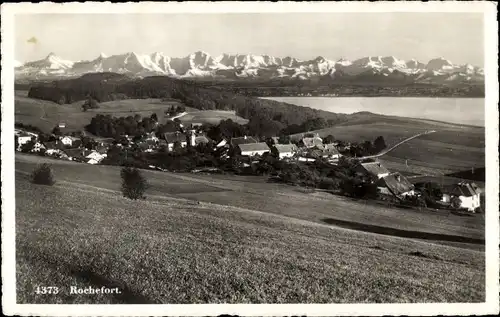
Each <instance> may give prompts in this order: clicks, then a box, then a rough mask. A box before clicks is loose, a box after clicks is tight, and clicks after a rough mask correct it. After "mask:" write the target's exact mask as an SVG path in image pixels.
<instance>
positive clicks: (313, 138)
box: [299, 133, 323, 148]
mask: <svg viewBox="0 0 500 317" xmlns="http://www.w3.org/2000/svg"><path fill="white" fill-rule="evenodd" d="M299 144H300V145H301V146H304V147H306V148H313V147H319V148H321V147H322V146H323V139H321V138H320V137H319V135H318V134H317V133H314V134H312V133H308V134H305V135H304V137H303V138H302V139H301V140H300V142H299Z"/></svg>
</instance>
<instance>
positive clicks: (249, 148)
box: [238, 142, 269, 152]
mask: <svg viewBox="0 0 500 317" xmlns="http://www.w3.org/2000/svg"><path fill="white" fill-rule="evenodd" d="M238 147H239V148H240V150H241V151H242V152H254V151H269V146H267V144H266V143H265V142H260V143H247V144H239V145H238Z"/></svg>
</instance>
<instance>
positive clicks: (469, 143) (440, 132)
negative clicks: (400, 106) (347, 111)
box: [315, 114, 485, 175]
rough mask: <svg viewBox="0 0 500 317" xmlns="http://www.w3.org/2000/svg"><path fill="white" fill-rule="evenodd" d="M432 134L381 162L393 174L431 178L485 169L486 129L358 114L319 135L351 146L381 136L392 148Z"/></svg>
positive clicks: (404, 145)
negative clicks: (404, 141) (429, 132)
mask: <svg viewBox="0 0 500 317" xmlns="http://www.w3.org/2000/svg"><path fill="white" fill-rule="evenodd" d="M428 130H435V131H436V133H432V134H427V135H423V136H420V137H418V138H415V139H413V140H411V141H409V142H407V143H403V144H402V145H401V146H399V147H397V148H396V149H394V151H391V152H389V153H388V154H387V155H384V156H382V157H381V158H380V161H382V162H383V163H384V165H386V167H387V168H389V169H390V170H394V171H400V172H409V173H416V174H427V175H443V174H449V173H453V172H459V171H464V170H470V169H471V168H472V167H474V168H476V169H477V168H481V167H484V166H485V130H484V128H483V127H475V126H467V125H459V124H451V123H445V122H439V121H432V120H423V119H410V118H402V117H390V116H380V115H375V114H358V115H357V116H356V117H354V118H352V119H351V120H349V122H347V123H343V124H339V125H337V126H335V127H332V128H327V129H322V130H318V131H315V132H318V133H319V135H320V136H322V137H325V136H327V135H330V134H331V135H333V136H334V137H335V138H336V139H339V140H342V141H350V142H363V141H365V140H369V141H372V142H373V140H374V139H375V138H376V137H377V136H379V135H380V136H383V137H384V139H385V142H386V144H387V146H388V147H390V146H392V145H394V144H396V143H398V142H399V141H402V140H403V139H405V138H408V137H410V136H413V135H415V134H418V133H422V132H425V131H428ZM406 160H408V166H406Z"/></svg>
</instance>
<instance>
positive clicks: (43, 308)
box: [1, 1, 499, 316]
mask: <svg viewBox="0 0 500 317" xmlns="http://www.w3.org/2000/svg"><path fill="white" fill-rule="evenodd" d="M496 9H497V6H496V3H493V2H454V1H449V2H427V3H421V2H385V1H384V2H376V3H369V2H357V3H353V2H336V3H331V2H330V3H328V2H318V3H312V2H307V3H296V2H278V3H270V2H261V3H256V2H236V3H235V2H229V1H227V2H215V3H209V2H194V3H193V2H190V3H152V2H142V3H124V4H111V3H109V2H106V3H97V2H87V3H66V4H53V3H49V2H42V3H39V4H31V3H20V4H2V6H1V13H2V16H1V21H2V47H1V52H2V119H3V120H2V134H1V135H2V147H1V149H2V153H4V155H3V156H2V173H1V175H2V218H3V221H2V277H3V281H2V282H3V283H2V287H3V289H2V296H3V298H2V302H3V307H2V309H3V313H4V314H6V315H13V314H16V315H24V316H27V315H38V316H83V315H86V316H89V315H99V316H126V315H133V316H153V315H160V316H166V315H169V316H171V315H174V316H209V315H221V314H233V315H246V316H270V315H272V316H277V315H289V316H291V315H295V316H297V315H308V316H328V315H338V316H359V315H364V316H368V315H373V316H380V315H409V316H416V315H475V314H478V315H482V314H495V313H498V311H499V297H498V295H499V278H498V277H499V267H498V262H499V261H498V260H499V256H498V255H499V248H498V246H499V239H498V236H499V218H498V209H497V206H498V205H499V202H498V185H499V179H498V177H499V161H498V109H497V104H498V81H497V78H498V65H497V54H498V51H497V47H498V23H497V21H496ZM396 11H397V12H482V13H484V14H485V15H484V17H485V18H484V31H485V77H486V98H485V105H486V111H485V126H486V166H487V171H488V172H487V175H486V188H487V193H488V194H487V195H486V205H487V207H488V209H487V211H486V217H485V218H486V289H487V293H486V302H485V303H477V304H258V305H250V304H199V305H26V304H25V305H19V304H15V298H16V292H15V289H16V287H15V285H16V284H15V269H16V263H15V233H14V226H15V217H14V213H15V207H14V206H15V201H14V198H15V190H14V179H15V173H14V155H10V153H14V144H13V143H14V142H13V137H12V136H13V124H14V122H13V121H14V71H13V67H12V66H11V65H12V63H13V61H14V52H13V50H14V23H13V22H14V15H15V14H19V13H23V14H27V13H31V14H34V13H80V14H81V13H94V14H98V13H202V14H206V13H222V12H232V13H238V12H240V13H245V12H246V13H249V12H255V13H258V12H276V13H278V12H396ZM464 287H466V286H465V285H464Z"/></svg>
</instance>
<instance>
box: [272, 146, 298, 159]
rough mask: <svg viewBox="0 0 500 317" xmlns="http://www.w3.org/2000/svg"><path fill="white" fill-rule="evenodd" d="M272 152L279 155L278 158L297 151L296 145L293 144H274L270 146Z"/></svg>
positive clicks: (290, 155) (288, 155)
mask: <svg viewBox="0 0 500 317" xmlns="http://www.w3.org/2000/svg"><path fill="white" fill-rule="evenodd" d="M272 153H273V154H274V155H276V156H277V157H279V159H283V158H285V157H292V156H294V155H295V153H297V146H296V145H295V144H275V145H274V146H273V148H272Z"/></svg>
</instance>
